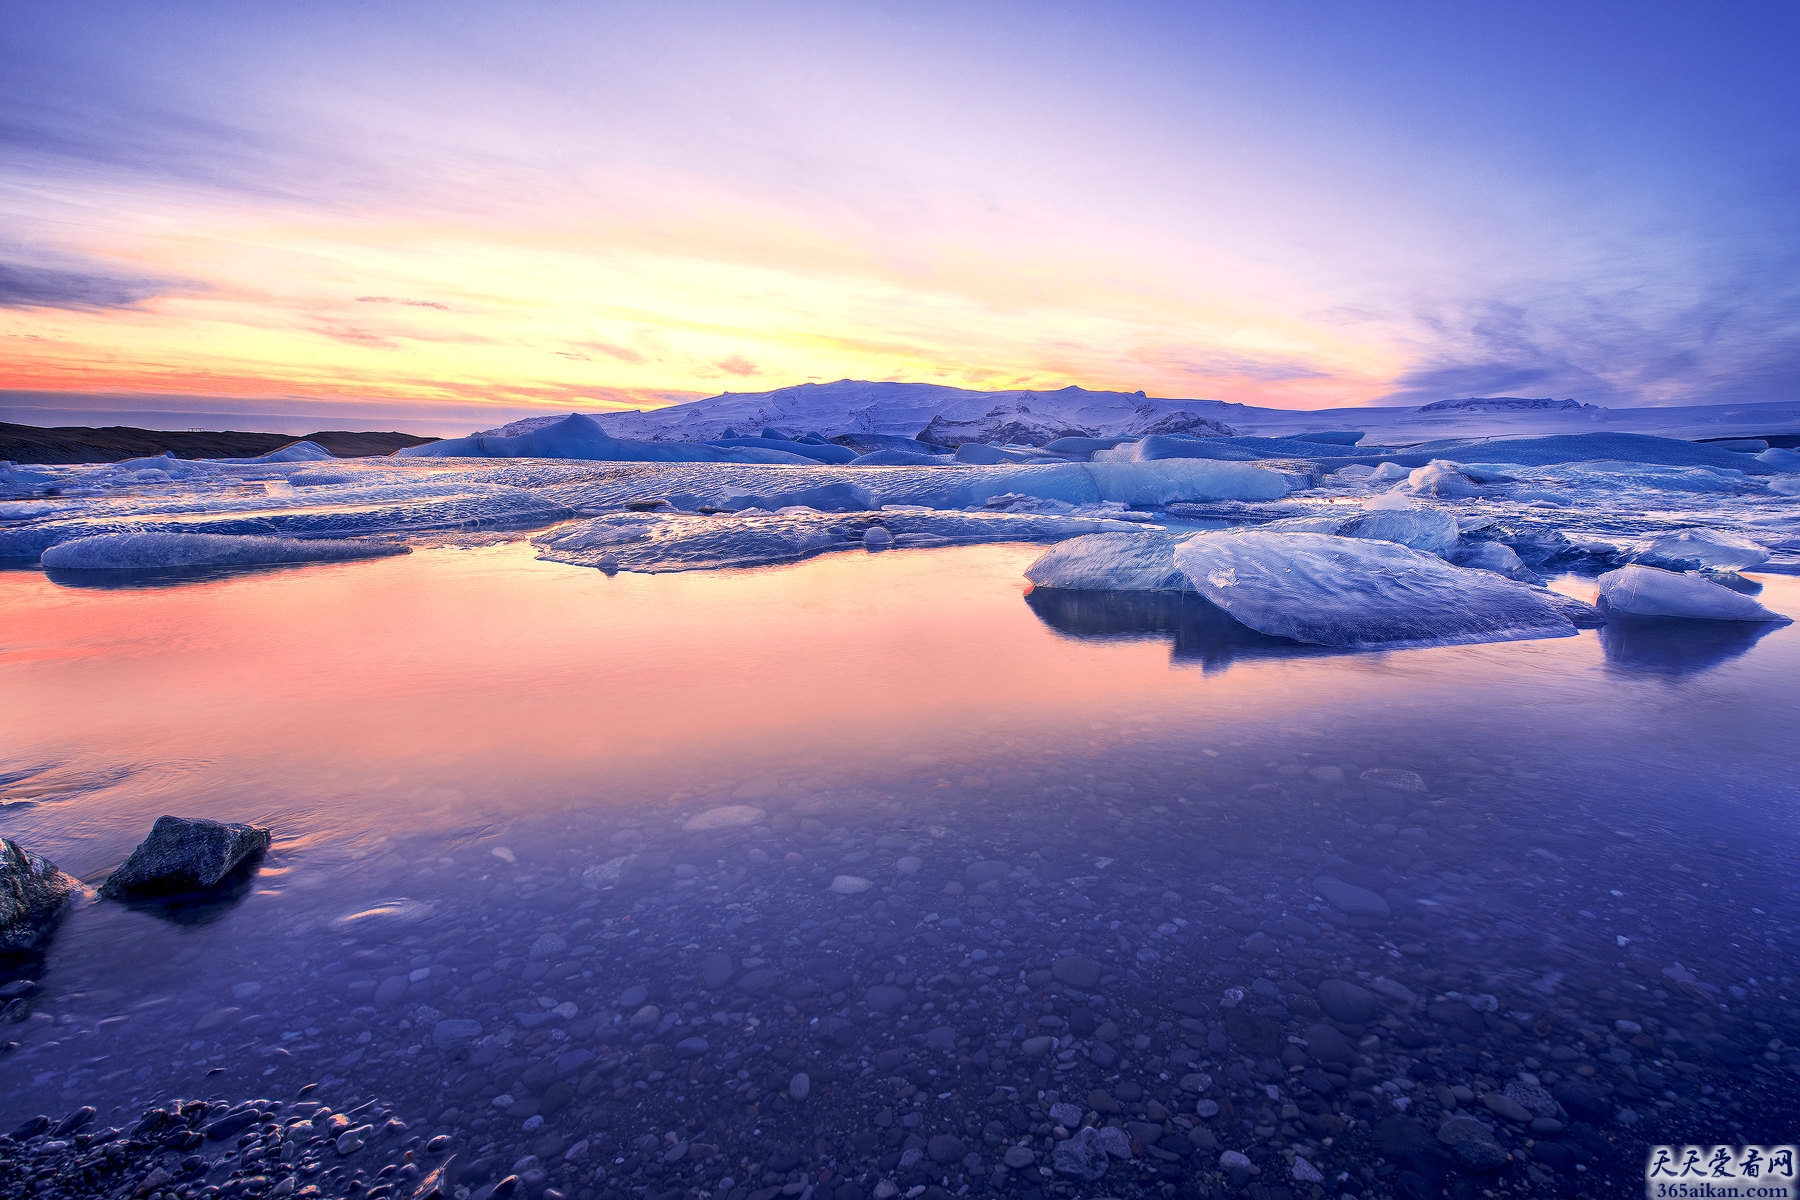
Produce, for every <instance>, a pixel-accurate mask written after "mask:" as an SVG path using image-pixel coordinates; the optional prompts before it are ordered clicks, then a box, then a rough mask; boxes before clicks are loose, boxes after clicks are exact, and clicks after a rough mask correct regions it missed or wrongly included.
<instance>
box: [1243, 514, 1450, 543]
mask: <svg viewBox="0 0 1800 1200" xmlns="http://www.w3.org/2000/svg"><path fill="white" fill-rule="evenodd" d="M1261 528H1263V529H1266V530H1269V531H1270V532H1272V533H1329V534H1333V535H1335V536H1337V537H1348V538H1365V539H1372V540H1376V541H1383V542H1398V543H1399V544H1400V545H1402V546H1411V547H1412V548H1413V549H1414V550H1423V551H1425V552H1426V553H1428V554H1440V555H1441V554H1448V553H1449V552H1450V551H1451V550H1453V549H1455V547H1456V545H1457V543H1458V538H1459V537H1460V534H1459V531H1458V529H1457V525H1456V518H1455V517H1454V516H1452V515H1450V513H1449V512H1447V511H1446V510H1444V509H1441V508H1420V507H1418V506H1416V505H1413V504H1410V503H1409V504H1407V505H1406V506H1405V507H1404V508H1399V507H1395V508H1388V507H1385V506H1383V507H1374V506H1369V507H1365V508H1364V510H1363V511H1362V512H1352V513H1347V514H1343V515H1335V514H1334V515H1327V516H1322V517H1293V518H1290V519H1288V520H1285V521H1274V522H1271V523H1270V524H1268V525H1264V526H1261Z"/></svg>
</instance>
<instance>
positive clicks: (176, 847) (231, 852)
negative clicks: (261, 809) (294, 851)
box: [100, 817, 269, 900]
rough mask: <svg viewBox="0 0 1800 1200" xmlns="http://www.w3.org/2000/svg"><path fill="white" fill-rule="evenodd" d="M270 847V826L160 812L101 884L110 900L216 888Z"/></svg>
mask: <svg viewBox="0 0 1800 1200" xmlns="http://www.w3.org/2000/svg"><path fill="white" fill-rule="evenodd" d="M268 848H269V831H268V830H267V829H261V828H258V827H257V826H254V825H225V824H222V823H220V822H218V821H208V820H206V819H204V818H202V817H158V818H156V824H155V825H154V826H152V827H151V830H150V836H149V837H147V838H145V839H144V840H143V841H142V842H139V843H138V848H137V849H136V850H133V851H132V852H131V857H130V858H128V859H126V860H125V864H124V865H123V866H121V867H120V868H119V869H118V870H116V871H114V872H113V873H112V874H111V875H108V876H107V877H106V882H105V883H103V884H101V885H100V894H101V895H102V896H106V897H108V898H109V899H115V900H120V899H127V898H130V897H135V896H167V895H171V894H173V893H176V892H197V891H204V890H205V889H207V888H210V887H216V886H217V885H218V883H219V881H220V880H222V879H224V878H225V877H226V876H227V875H229V874H231V872H232V871H234V870H236V869H237V867H238V866H239V865H240V864H242V863H243V862H245V861H246V860H247V859H252V858H256V857H259V856H260V855H262V854H263V853H264V852H266V851H267V850H268Z"/></svg>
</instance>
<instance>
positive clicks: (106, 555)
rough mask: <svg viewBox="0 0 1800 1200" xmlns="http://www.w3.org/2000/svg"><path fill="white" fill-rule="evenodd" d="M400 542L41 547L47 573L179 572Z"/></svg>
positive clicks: (191, 536) (196, 540)
mask: <svg viewBox="0 0 1800 1200" xmlns="http://www.w3.org/2000/svg"><path fill="white" fill-rule="evenodd" d="M410 549H411V548H410V547H409V546H406V545H404V544H403V543H399V542H386V541H350V540H345V539H340V538H313V539H310V540H303V539H300V538H276V537H254V536H236V537H233V536H230V535H226V534H217V533H101V534H95V535H94V536H92V537H82V538H74V539H71V540H70V541H66V542H58V543H57V544H56V545H54V546H52V547H50V548H49V549H48V550H46V551H44V554H43V560H42V561H43V564H44V569H45V570H47V571H183V570H191V569H194V568H197V567H266V566H278V565H283V564H288V563H326V562H349V561H352V560H355V559H362V558H385V557H388V556H389V555H394V554H405V553H407V552H408V551H409V550H410Z"/></svg>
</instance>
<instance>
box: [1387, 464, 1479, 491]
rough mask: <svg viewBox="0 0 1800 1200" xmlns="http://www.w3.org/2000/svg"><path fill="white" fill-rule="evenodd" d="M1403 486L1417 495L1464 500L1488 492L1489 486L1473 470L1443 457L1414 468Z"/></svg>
mask: <svg viewBox="0 0 1800 1200" xmlns="http://www.w3.org/2000/svg"><path fill="white" fill-rule="evenodd" d="M1401 486H1402V487H1404V488H1405V489H1406V490H1407V491H1409V492H1411V493H1412V494H1413V495H1415V496H1436V497H1438V498H1439V499H1443V500H1462V499H1467V498H1469V497H1471V496H1485V495H1487V493H1488V489H1487V487H1485V486H1484V485H1483V484H1482V482H1481V481H1480V480H1478V479H1477V478H1476V477H1475V476H1474V474H1473V473H1472V472H1469V471H1467V470H1464V469H1462V468H1460V467H1459V466H1457V464H1455V463H1451V462H1445V461H1444V460H1443V459H1433V460H1432V461H1431V462H1429V463H1426V464H1425V465H1424V466H1422V467H1415V468H1413V470H1412V471H1411V472H1410V473H1409V474H1408V475H1407V477H1406V482H1405V483H1404V484H1402V485H1401Z"/></svg>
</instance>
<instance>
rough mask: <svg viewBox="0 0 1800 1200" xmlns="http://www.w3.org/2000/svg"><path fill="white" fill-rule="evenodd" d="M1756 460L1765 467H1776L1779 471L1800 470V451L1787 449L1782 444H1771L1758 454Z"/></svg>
mask: <svg viewBox="0 0 1800 1200" xmlns="http://www.w3.org/2000/svg"><path fill="white" fill-rule="evenodd" d="M1756 461H1757V462H1759V463H1761V464H1762V465H1763V466H1765V467H1774V468H1775V469H1776V470H1777V471H1790V472H1792V471H1800V451H1795V450H1786V449H1783V448H1782V447H1780V446H1770V447H1769V448H1768V449H1767V450H1764V451H1763V452H1762V453H1761V454H1758V455H1757V456H1756Z"/></svg>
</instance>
